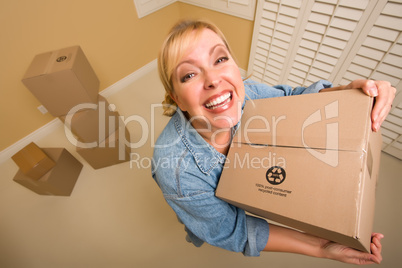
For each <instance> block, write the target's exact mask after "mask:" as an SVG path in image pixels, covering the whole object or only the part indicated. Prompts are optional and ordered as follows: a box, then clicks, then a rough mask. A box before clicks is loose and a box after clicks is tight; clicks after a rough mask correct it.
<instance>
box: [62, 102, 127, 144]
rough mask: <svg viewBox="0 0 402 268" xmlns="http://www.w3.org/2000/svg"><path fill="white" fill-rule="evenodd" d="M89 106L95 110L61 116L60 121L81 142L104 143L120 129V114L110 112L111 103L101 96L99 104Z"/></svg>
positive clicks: (78, 111)
mask: <svg viewBox="0 0 402 268" xmlns="http://www.w3.org/2000/svg"><path fill="white" fill-rule="evenodd" d="M89 105H93V108H89V109H85V110H77V111H76V112H75V113H72V114H71V115H64V116H59V119H60V120H61V121H62V122H63V123H64V124H65V126H66V127H67V129H68V130H70V131H71V133H72V134H74V135H75V136H76V138H77V140H78V141H80V142H83V143H91V142H94V141H95V142H100V141H104V140H105V139H106V138H107V137H108V136H110V135H112V134H113V133H114V132H115V131H116V130H117V128H118V127H119V122H120V120H119V113H118V112H117V111H114V110H110V109H109V105H110V104H109V102H108V101H107V100H106V98H104V97H103V96H101V95H99V99H98V103H97V104H89ZM86 107H90V106H88V105H87V106H86Z"/></svg>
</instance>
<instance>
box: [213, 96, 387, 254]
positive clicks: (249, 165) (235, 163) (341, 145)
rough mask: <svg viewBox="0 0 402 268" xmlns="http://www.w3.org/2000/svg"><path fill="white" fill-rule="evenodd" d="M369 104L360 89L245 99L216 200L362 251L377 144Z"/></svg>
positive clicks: (377, 157) (370, 219) (369, 224)
mask: <svg viewBox="0 0 402 268" xmlns="http://www.w3.org/2000/svg"><path fill="white" fill-rule="evenodd" d="M372 106H373V98H371V97H368V96H366V95H365V94H364V93H362V92H361V90H342V91H334V92H326V93H316V94H308V95H299V96H289V97H281V98H272V99H264V100H254V101H253V102H251V101H248V102H247V104H246V107H245V109H244V114H243V117H242V119H241V127H240V129H239V130H238V132H237V134H236V136H235V137H234V139H233V143H232V145H231V148H230V150H229V153H228V156H227V160H226V163H225V167H224V170H223V173H222V176H221V178H220V181H219V184H218V187H217V191H216V196H217V197H219V198H221V199H223V200H226V201H227V202H229V203H231V204H233V205H235V206H238V207H240V208H243V209H244V210H246V211H249V212H251V213H254V214H256V215H259V216H262V217H265V218H267V219H270V220H272V221H275V222H278V223H281V224H284V225H287V226H289V227H293V228H296V229H299V230H301V231H305V232H307V233H310V234H313V235H316V236H319V237H323V238H326V239H329V240H331V241H335V242H338V243H341V244H344V245H347V246H350V247H352V248H356V249H359V250H362V251H366V252H369V251H370V241H371V233H372V227H373V220H374V207H375V189H376V183H377V176H378V169H379V161H380V154H381V144H382V140H381V134H380V133H375V132H372V131H371V120H370V113H371V109H372Z"/></svg>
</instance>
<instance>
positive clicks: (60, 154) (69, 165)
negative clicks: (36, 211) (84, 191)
mask: <svg viewBox="0 0 402 268" xmlns="http://www.w3.org/2000/svg"><path fill="white" fill-rule="evenodd" d="M42 150H43V151H44V152H45V153H46V154H47V155H49V157H50V158H51V159H52V160H53V161H54V162H55V163H56V165H55V166H54V167H53V168H52V169H51V170H50V171H49V172H47V173H46V174H45V175H44V176H42V177H41V178H40V179H39V180H33V179H31V178H30V177H28V176H27V175H25V174H24V173H23V172H22V171H21V169H20V170H18V172H17V174H16V175H15V176H14V181H15V182H17V183H19V184H21V185H23V186H25V187H26V188H28V189H30V190H32V191H34V192H35V193H37V194H40V195H58V196H69V195H71V193H72V191H73V189H74V186H75V183H76V181H77V179H78V176H79V175H80V173H81V169H82V167H83V165H82V163H80V162H79V161H78V160H77V159H76V158H75V157H74V156H73V155H72V154H70V153H69V152H68V151H67V150H66V149H64V148H42Z"/></svg>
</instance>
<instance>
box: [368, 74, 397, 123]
mask: <svg viewBox="0 0 402 268" xmlns="http://www.w3.org/2000/svg"><path fill="white" fill-rule="evenodd" d="M373 82H374V81H373ZM375 84H376V86H377V91H378V96H377V98H376V103H375V105H374V108H373V111H372V113H371V119H372V129H373V131H378V129H379V128H380V126H381V124H382V122H384V120H385V118H386V117H387V115H388V113H389V112H390V111H391V107H392V102H393V100H394V98H395V93H396V89H395V88H394V87H392V86H391V84H390V83H389V82H387V81H376V82H375Z"/></svg>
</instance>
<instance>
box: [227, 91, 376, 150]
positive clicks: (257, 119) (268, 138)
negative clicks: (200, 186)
mask: <svg viewBox="0 0 402 268" xmlns="http://www.w3.org/2000/svg"><path fill="white" fill-rule="evenodd" d="M362 95H364V96H366V97H363V98H362ZM309 103H310V104H312V103H320V108H319V109H317V105H309ZM284 106H285V109H284ZM372 106H373V98H372V97H369V96H367V95H365V94H364V93H363V92H362V91H361V90H358V89H352V90H340V91H332V92H325V93H316V94H306V95H295V96H286V97H279V98H272V99H261V100H252V101H247V102H246V106H245V108H244V113H243V116H242V120H241V126H240V129H239V130H238V131H237V134H236V136H235V137H234V139H233V143H247V144H260V145H270V146H287V147H302V148H315V149H327V150H347V151H361V150H366V148H367V143H368V136H369V134H370V132H371V120H370V117H369V116H368V115H369V114H370V111H371V108H372ZM351 107H355V108H353V109H351ZM342 118H343V119H346V118H347V119H348V120H342ZM362 118H363V119H364V120H362Z"/></svg>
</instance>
